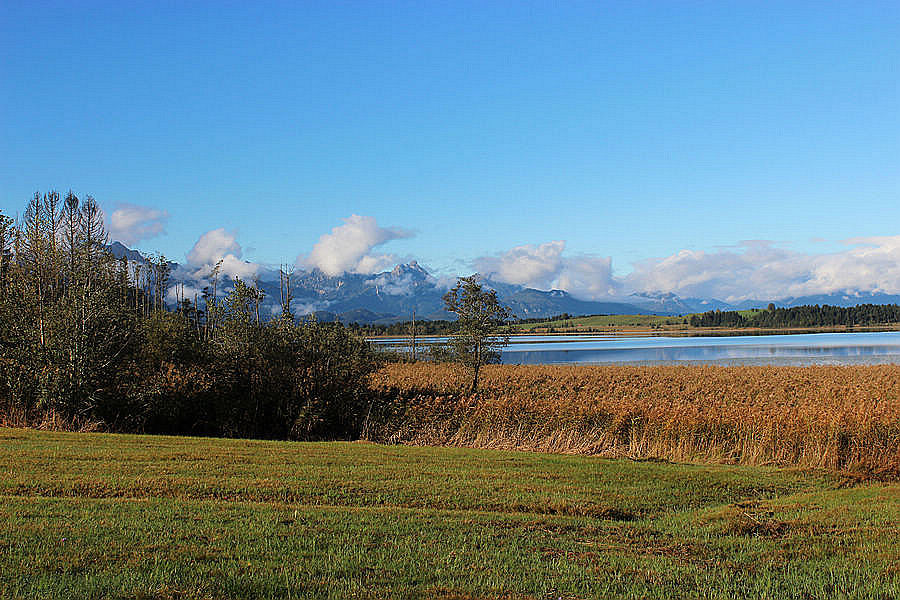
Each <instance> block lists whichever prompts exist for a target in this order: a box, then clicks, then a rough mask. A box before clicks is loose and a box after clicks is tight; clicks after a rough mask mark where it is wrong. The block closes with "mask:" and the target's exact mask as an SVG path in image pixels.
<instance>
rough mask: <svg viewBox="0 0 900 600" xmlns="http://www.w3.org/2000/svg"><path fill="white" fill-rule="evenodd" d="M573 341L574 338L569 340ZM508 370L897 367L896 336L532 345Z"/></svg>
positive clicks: (520, 349)
mask: <svg viewBox="0 0 900 600" xmlns="http://www.w3.org/2000/svg"><path fill="white" fill-rule="evenodd" d="M567 337H568V338H575V337H576V336H567ZM503 362H504V363H507V364H571V363H578V364H611V363H615V364H690V363H701V364H723V365H733V364H759V365H765V364H777V365H810V364H883V363H895V362H896V363H900V332H889V333H838V334H805V335H780V336H770V337H767V338H764V340H763V339H760V338H759V337H758V336H735V337H710V338H702V337H692V338H665V337H645V338H625V337H618V338H610V337H606V338H593V339H568V340H567V341H565V342H560V341H556V340H552V341H551V340H532V341H529V342H524V343H520V344H515V345H511V346H509V347H508V348H507V349H506V350H505V351H504V352H503Z"/></svg>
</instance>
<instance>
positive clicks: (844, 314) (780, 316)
mask: <svg viewBox="0 0 900 600" xmlns="http://www.w3.org/2000/svg"><path fill="white" fill-rule="evenodd" d="M689 323H690V325H691V327H762V328H778V327H830V326H852V325H880V324H886V323H900V305H897V304H859V305H857V306H846V307H845V306H829V305H827V304H825V305H822V306H819V305H814V306H794V307H791V308H776V307H775V306H774V305H772V304H770V305H769V308H768V309H766V310H760V311H753V312H749V313H748V312H746V311H743V312H737V311H730V310H729V311H722V310H711V311H708V312H705V313H701V314H698V315H692V316H691V317H690V319H689Z"/></svg>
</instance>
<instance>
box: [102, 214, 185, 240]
mask: <svg viewBox="0 0 900 600" xmlns="http://www.w3.org/2000/svg"><path fill="white" fill-rule="evenodd" d="M168 221H169V213H168V212H166V211H164V210H159V209H156V208H150V207H148V206H138V205H137V204H120V205H119V208H117V209H116V210H114V211H112V212H111V213H110V214H109V218H108V219H107V222H106V227H107V229H108V230H109V235H110V239H112V240H117V241H120V242H122V243H123V244H125V245H126V246H132V245H134V244H137V243H138V242H141V241H143V240H147V239H150V238H154V237H156V236H158V235H162V234H164V233H165V232H166V224H167V223H168Z"/></svg>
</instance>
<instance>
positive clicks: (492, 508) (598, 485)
mask: <svg viewBox="0 0 900 600" xmlns="http://www.w3.org/2000/svg"><path fill="white" fill-rule="evenodd" d="M0 465H2V466H0V474H2V478H0V496H2V497H3V502H2V503H0V597H4V598H76V597H77V598H88V597H94V598H101V597H102V598H107V597H109V598H145V599H146V598H154V599H163V598H285V597H288V598H289V597H296V598H346V597H359V598H535V599H538V598H549V597H554V598H559V597H561V598H609V597H622V598H631V597H634V598H637V597H649V598H673V597H675V598H679V597H683V598H700V597H702V598H733V597H758V598H829V597H834V596H843V597H849V598H873V599H874V598H879V599H883V598H896V597H900V569H898V566H900V547H898V546H897V544H896V536H897V534H898V533H900V484H897V483H893V484H879V483H874V482H869V483H859V482H856V481H854V480H850V479H847V478H844V477H841V476H838V475H836V474H833V473H829V472H825V471H819V470H798V469H777V468H772V467H735V466H725V465H709V466H698V465H682V464H667V463H657V462H634V461H629V460H609V459H601V458H594V457H580V456H562V455H554V454H531V453H520V452H501V451H489V450H469V449H460V448H417V447H397V446H380V445H375V444H367V443H296V442H267V441H250V440H224V439H215V438H173V437H158V436H140V435H116V434H71V433H58V432H36V431H29V430H12V429H3V430H0Z"/></svg>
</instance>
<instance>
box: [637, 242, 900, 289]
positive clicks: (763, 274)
mask: <svg viewBox="0 0 900 600" xmlns="http://www.w3.org/2000/svg"><path fill="white" fill-rule="evenodd" d="M844 243H845V244H846V245H847V246H848V248H847V249H846V250H843V251H841V252H835V253H828V254H807V253H803V252H797V251H794V250H790V249H787V248H783V247H780V246H778V245H776V244H774V243H772V242H768V241H745V242H741V243H740V244H738V246H737V247H736V248H734V249H727V250H720V251H717V252H703V251H694V250H682V251H680V252H677V253H675V254H673V255H671V256H667V257H664V258H655V259H649V260H646V261H642V262H639V263H637V264H635V270H634V272H632V273H631V274H630V275H628V276H627V277H626V278H625V280H624V283H625V285H626V286H627V287H629V288H631V289H634V290H636V291H646V292H654V291H663V292H675V293H676V294H678V295H679V296H685V297H686V296H693V297H712V298H719V299H721V300H726V301H732V302H733V301H739V300H747V299H776V300H777V299H782V298H788V297H797V296H808V295H815V294H832V293H842V292H845V291H848V290H849V291H855V290H859V291H866V292H869V291H871V292H885V293H891V294H896V293H900V236H892V237H872V238H854V239H850V240H846V241H845V242H844Z"/></svg>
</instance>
